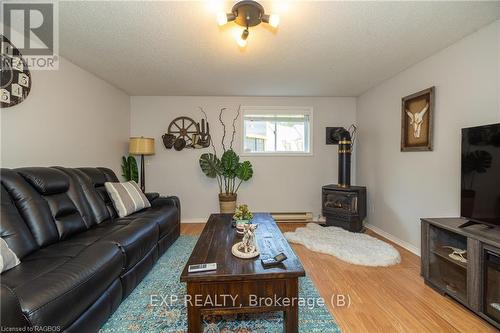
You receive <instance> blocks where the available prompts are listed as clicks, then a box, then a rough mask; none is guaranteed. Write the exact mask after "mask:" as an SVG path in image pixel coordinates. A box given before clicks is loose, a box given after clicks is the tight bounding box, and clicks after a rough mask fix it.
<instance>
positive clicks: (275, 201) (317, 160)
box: [131, 96, 356, 221]
mask: <svg viewBox="0 0 500 333" xmlns="http://www.w3.org/2000/svg"><path fill="white" fill-rule="evenodd" d="M239 104H241V105H264V106H312V107H313V108H314V117H313V118H314V124H313V128H314V129H313V131H314V139H313V142H314V146H313V151H314V155H313V156H308V157H269V156H265V157H242V159H248V160H250V161H251V162H252V164H253V167H254V177H253V179H252V180H250V182H248V183H244V184H243V185H242V186H241V188H240V190H239V192H238V201H239V202H244V203H248V204H249V205H250V208H251V209H252V210H254V211H278V212H281V211H297V212H301V211H305V212H313V213H314V216H315V217H317V215H318V214H319V213H320V211H321V186H322V185H325V184H329V183H336V182H337V157H336V154H337V147H336V146H327V145H326V144H325V127H326V126H349V125H350V124H352V123H354V122H355V108H356V103H355V99H354V98H300V97H296V98H288V97H287V98H285V97H283V98H281V97H146V96H144V97H136V96H134V97H131V135H132V136H141V135H142V136H145V137H154V138H155V139H156V155H154V156H151V157H147V162H146V163H147V164H148V165H147V166H146V188H147V190H151V191H158V192H160V193H162V194H169V193H170V194H176V195H178V196H179V197H180V199H181V202H182V205H183V220H184V221H187V220H193V219H202V218H203V219H204V218H206V217H207V216H208V215H209V214H210V213H213V212H216V211H218V199H217V193H218V187H217V183H216V181H215V179H209V178H207V177H206V176H205V175H204V174H203V173H202V172H201V170H200V167H199V164H198V159H199V157H200V155H201V154H202V153H204V152H210V150H209V149H196V150H192V149H184V150H183V151H180V152H178V151H175V150H173V149H172V150H167V149H166V148H165V147H164V146H163V144H162V141H161V136H162V134H164V133H165V132H166V131H167V127H168V125H169V123H170V121H172V120H173V119H174V118H175V117H178V116H188V117H191V118H194V119H196V120H197V121H200V120H201V117H202V114H201V112H200V111H199V110H198V106H202V107H203V108H204V109H205V111H206V112H207V113H208V121H209V123H210V130H211V134H212V136H213V138H214V140H215V142H217V144H219V145H220V138H221V131H222V127H221V125H220V124H219V123H218V121H217V116H218V112H219V109H220V108H221V107H227V108H228V111H227V113H225V117H224V119H225V120H226V123H229V124H230V122H231V119H232V117H233V116H234V114H235V112H236V109H237V107H238V105H239ZM237 126H238V127H237V136H236V140H235V144H234V148H235V151H237V152H240V151H241V149H240V148H241V140H240V137H241V133H242V132H241V122H240V121H238V122H237ZM217 148H218V149H219V151H220V147H217Z"/></svg>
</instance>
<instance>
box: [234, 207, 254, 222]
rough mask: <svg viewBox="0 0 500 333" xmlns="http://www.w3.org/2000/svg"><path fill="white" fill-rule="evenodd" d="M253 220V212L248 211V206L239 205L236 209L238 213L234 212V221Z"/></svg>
mask: <svg viewBox="0 0 500 333" xmlns="http://www.w3.org/2000/svg"><path fill="white" fill-rule="evenodd" d="M252 218H253V214H252V212H251V211H250V210H249V209H248V206H247V205H239V206H238V207H236V211H235V212H234V215H233V219H234V220H235V221H241V220H251V219H252Z"/></svg>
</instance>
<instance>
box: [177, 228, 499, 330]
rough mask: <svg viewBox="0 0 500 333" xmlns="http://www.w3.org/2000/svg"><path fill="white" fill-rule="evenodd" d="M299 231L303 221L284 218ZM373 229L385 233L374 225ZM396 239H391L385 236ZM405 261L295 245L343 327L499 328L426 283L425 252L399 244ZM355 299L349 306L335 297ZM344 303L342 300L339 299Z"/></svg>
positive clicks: (198, 230) (193, 232) (193, 230)
mask: <svg viewBox="0 0 500 333" xmlns="http://www.w3.org/2000/svg"><path fill="white" fill-rule="evenodd" d="M279 225H280V229H281V230H282V231H293V230H295V228H297V227H299V226H302V225H300V224H297V223H293V224H281V223H280V224H279ZM203 226H204V224H182V225H181V233H182V234H191V235H196V234H199V233H201V231H202V229H203ZM368 233H369V234H371V235H373V236H375V237H378V238H381V239H384V238H383V237H381V236H379V235H377V234H375V233H373V232H371V231H368ZM384 240H385V241H387V242H389V243H391V242H390V241H388V240H386V239H384ZM393 245H394V246H395V247H396V248H397V249H398V250H399V252H400V253H401V257H402V262H401V263H400V264H398V265H395V266H391V267H364V266H356V265H352V264H348V263H345V262H343V261H341V260H339V259H337V258H335V257H333V256H330V255H326V254H320V253H316V252H312V251H310V250H308V249H306V248H305V247H304V246H302V245H296V244H293V245H292V247H293V249H294V250H295V252H296V253H297V255H298V256H299V258H300V260H301V261H302V264H303V265H304V268H305V270H306V273H307V274H308V275H309V277H310V278H311V279H312V280H313V282H314V284H315V285H316V288H317V289H318V291H319V292H320V294H321V296H322V297H323V298H324V299H325V302H327V303H329V304H328V307H329V309H330V312H331V313H332V314H333V316H334V317H335V320H336V321H337V323H338V324H339V326H340V327H341V329H342V332H497V330H496V329H495V328H494V327H493V326H491V325H489V324H488V323H487V322H486V321H484V320H482V319H481V318H479V317H478V316H476V315H475V314H473V313H472V312H469V311H468V310H466V309H465V308H464V307H463V306H461V305H458V304H457V303H456V302H454V301H452V300H451V299H449V298H447V297H444V296H441V295H440V294H438V293H437V292H435V291H434V290H433V289H431V288H429V287H428V286H426V285H425V284H424V282H423V279H422V277H421V276H420V258H419V257H417V256H416V255H414V254H413V253H411V252H409V251H407V250H405V249H403V248H402V247H400V246H398V245H396V244H393ZM337 295H343V296H344V297H346V298H349V299H350V305H349V306H333V305H332V304H330V303H331V302H329V300H331V299H332V297H333V298H334V300H337V301H339V300H342V296H340V297H339V296H337ZM337 303H338V304H340V305H341V302H337Z"/></svg>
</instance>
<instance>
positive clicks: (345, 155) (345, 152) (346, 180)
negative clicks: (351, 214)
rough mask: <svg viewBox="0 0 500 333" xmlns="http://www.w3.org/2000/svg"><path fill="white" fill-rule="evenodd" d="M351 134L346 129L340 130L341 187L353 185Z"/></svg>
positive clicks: (339, 180)
mask: <svg viewBox="0 0 500 333" xmlns="http://www.w3.org/2000/svg"><path fill="white" fill-rule="evenodd" d="M351 149H352V141H351V134H350V133H349V131H347V130H346V129H344V128H343V129H342V130H341V131H340V132H339V177H338V178H339V179H338V182H339V184H338V185H339V187H344V188H348V187H350V186H351Z"/></svg>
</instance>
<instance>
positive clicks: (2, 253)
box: [0, 238, 21, 273]
mask: <svg viewBox="0 0 500 333" xmlns="http://www.w3.org/2000/svg"><path fill="white" fill-rule="evenodd" d="M20 263H21V262H20V261H19V258H18V257H17V255H16V254H15V253H14V251H12V250H11V249H10V247H9V245H8V244H7V243H6V242H5V241H4V240H3V238H0V273H3V272H4V271H8V270H9V269H11V268H13V267H16V266H17V265H19V264H20Z"/></svg>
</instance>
